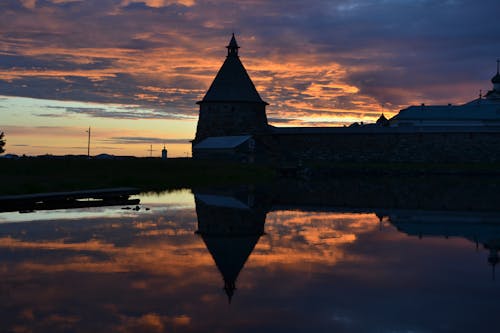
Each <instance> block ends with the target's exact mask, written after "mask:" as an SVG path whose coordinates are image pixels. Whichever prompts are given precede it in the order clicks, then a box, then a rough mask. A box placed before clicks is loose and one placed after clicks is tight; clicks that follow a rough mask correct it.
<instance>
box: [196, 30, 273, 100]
mask: <svg viewBox="0 0 500 333" xmlns="http://www.w3.org/2000/svg"><path fill="white" fill-rule="evenodd" d="M238 48H239V46H238V44H237V42H236V38H235V37H234V34H233V36H232V38H231V41H230V43H229V45H228V46H227V49H228V55H227V58H226V60H225V61H224V63H223V64H222V67H221V68H220V69H219V72H218V73H217V75H216V77H215V79H214V81H213V82H212V85H211V86H210V88H209V89H208V91H207V93H206V94H205V97H203V100H201V102H252V103H266V102H264V101H263V100H262V98H260V95H259V93H258V92H257V89H256V88H255V86H254V84H253V82H252V80H251V79H250V76H249V75H248V73H247V71H246V69H245V67H243V64H242V63H241V61H240V58H239V56H238ZM198 103H200V102H198Z"/></svg>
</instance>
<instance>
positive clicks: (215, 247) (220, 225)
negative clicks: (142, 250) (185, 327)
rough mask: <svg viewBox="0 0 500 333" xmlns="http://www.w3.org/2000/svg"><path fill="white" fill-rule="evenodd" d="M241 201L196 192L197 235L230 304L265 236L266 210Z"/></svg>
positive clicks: (251, 202) (251, 201)
mask: <svg viewBox="0 0 500 333" xmlns="http://www.w3.org/2000/svg"><path fill="white" fill-rule="evenodd" d="M242 199H243V200H240V198H236V197H233V196H228V195H224V194H201V193H195V202H196V214H197V216H198V230H197V231H196V233H197V234H199V235H200V236H201V238H202V239H203V242H204V243H205V245H206V247H207V249H208V251H209V252H210V254H211V255H212V258H213V259H214V261H215V264H216V266H217V268H218V269H219V271H220V273H221V274H222V277H223V280H224V290H225V292H226V294H227V297H228V301H229V303H231V299H232V297H233V294H234V291H235V289H236V280H237V278H238V275H239V274H240V272H241V270H242V269H243V266H244V265H245V263H246V261H247V260H248V257H249V256H250V254H251V253H252V251H253V249H254V248H255V245H256V244H257V243H258V242H259V239H260V236H262V235H263V234H264V223H265V220H266V211H265V210H264V209H257V208H255V207H254V206H253V204H254V203H253V198H252V196H251V195H246V197H245V196H244V197H243V198H242Z"/></svg>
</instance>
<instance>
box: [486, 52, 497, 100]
mask: <svg viewBox="0 0 500 333" xmlns="http://www.w3.org/2000/svg"><path fill="white" fill-rule="evenodd" d="M491 83H493V89H492V90H490V91H488V93H487V94H486V95H485V97H486V98H487V99H500V59H499V60H497V73H496V74H495V76H493V77H492V78H491Z"/></svg>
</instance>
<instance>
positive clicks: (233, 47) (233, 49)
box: [226, 32, 240, 57]
mask: <svg viewBox="0 0 500 333" xmlns="http://www.w3.org/2000/svg"><path fill="white" fill-rule="evenodd" d="M226 48H227V56H228V57H229V56H236V57H237V56H238V49H239V48H240V47H239V46H238V43H237V42H236V38H235V37H234V32H233V34H232V36H231V40H230V41H229V45H228V46H226Z"/></svg>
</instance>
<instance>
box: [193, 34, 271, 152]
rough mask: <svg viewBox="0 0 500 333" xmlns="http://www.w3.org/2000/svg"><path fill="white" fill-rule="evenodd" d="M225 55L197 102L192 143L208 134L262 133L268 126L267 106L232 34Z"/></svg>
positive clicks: (208, 135)
mask: <svg viewBox="0 0 500 333" xmlns="http://www.w3.org/2000/svg"><path fill="white" fill-rule="evenodd" d="M226 48H227V57H226V60H225V61H224V63H223V64H222V67H221V68H220V70H219V72H218V73H217V76H216V77H215V79H214V81H213V82H212V85H211V86H210V88H209V89H208V91H207V93H206V94H205V97H203V99H202V100H201V101H199V102H197V104H199V105H200V114H199V118H198V126H197V129H196V137H195V139H194V141H193V144H196V143H198V142H199V141H201V140H203V139H205V138H207V137H210V136H231V135H244V134H257V133H263V132H265V131H266V130H267V129H268V124H267V116H266V105H267V103H266V102H264V101H263V100H262V98H260V95H259V93H258V92H257V89H255V86H254V84H253V82H252V80H251V79H250V77H249V76H248V73H247V71H246V70H245V67H243V64H242V63H241V61H240V58H239V56H238V50H239V48H240V47H239V46H238V43H237V42H236V38H235V37H234V34H233V35H232V37H231V41H230V42H229V45H228V46H226Z"/></svg>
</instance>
